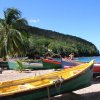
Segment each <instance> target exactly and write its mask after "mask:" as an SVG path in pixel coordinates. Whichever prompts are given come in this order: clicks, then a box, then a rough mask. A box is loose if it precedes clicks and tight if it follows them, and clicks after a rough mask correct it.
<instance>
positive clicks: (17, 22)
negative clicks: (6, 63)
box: [0, 8, 28, 60]
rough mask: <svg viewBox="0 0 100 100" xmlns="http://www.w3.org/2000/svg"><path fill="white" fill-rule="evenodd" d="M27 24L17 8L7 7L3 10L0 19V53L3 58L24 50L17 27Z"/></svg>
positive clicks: (21, 37)
mask: <svg viewBox="0 0 100 100" xmlns="http://www.w3.org/2000/svg"><path fill="white" fill-rule="evenodd" d="M27 24H28V23H27V21H26V20H25V19H24V18H21V12H20V11H19V10H17V9H15V8H8V9H6V10H5V11H4V18H3V19H0V55H1V56H2V57H3V59H4V60H6V59H7V55H14V54H15V53H17V54H21V53H23V51H24V50H25V47H24V43H23V36H22V33H21V32H20V31H19V30H18V29H17V27H20V26H21V25H27Z"/></svg>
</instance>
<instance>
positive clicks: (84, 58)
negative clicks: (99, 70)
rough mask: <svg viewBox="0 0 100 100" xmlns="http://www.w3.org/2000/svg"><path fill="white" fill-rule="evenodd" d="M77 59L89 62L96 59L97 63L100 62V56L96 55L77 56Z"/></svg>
mask: <svg viewBox="0 0 100 100" xmlns="http://www.w3.org/2000/svg"><path fill="white" fill-rule="evenodd" d="M75 60H76V61H80V62H89V61H91V60H94V61H95V62H97V63H100V56H94V57H76V58H75Z"/></svg>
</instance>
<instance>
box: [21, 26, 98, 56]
mask: <svg viewBox="0 0 100 100" xmlns="http://www.w3.org/2000/svg"><path fill="white" fill-rule="evenodd" d="M20 29H21V30H22V29H23V30H24V31H25V32H27V33H28V34H31V40H32V39H33V40H35V42H36V41H39V40H40V42H42V43H43V42H44V41H45V42H46V43H45V46H47V47H48V48H50V49H51V50H52V51H53V52H55V53H57V52H60V53H62V54H65V55H68V54H69V53H71V52H74V53H75V54H76V56H96V55H99V50H98V49H97V48H96V46H95V45H94V44H93V43H91V42H89V41H88V40H84V39H82V38H79V37H76V36H72V35H65V34H63V33H59V32H55V31H52V30H45V29H40V28H37V27H32V26H24V27H20Z"/></svg>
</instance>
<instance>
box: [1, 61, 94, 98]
mask: <svg viewBox="0 0 100 100" xmlns="http://www.w3.org/2000/svg"><path fill="white" fill-rule="evenodd" d="M93 64H94V62H93V61H91V62H89V63H84V64H82V65H79V66H76V67H72V68H68V69H62V70H60V71H55V72H52V73H49V74H45V75H41V76H36V77H30V78H25V79H19V80H12V81H7V82H0V100H40V99H43V98H47V97H50V96H55V95H57V94H60V93H65V92H70V91H74V90H77V89H80V88H83V87H86V86H89V85H90V84H91V81H92V78H93Z"/></svg>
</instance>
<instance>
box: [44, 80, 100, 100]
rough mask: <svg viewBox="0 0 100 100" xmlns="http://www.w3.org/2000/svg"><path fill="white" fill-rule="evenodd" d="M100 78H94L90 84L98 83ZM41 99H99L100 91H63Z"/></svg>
mask: <svg viewBox="0 0 100 100" xmlns="http://www.w3.org/2000/svg"><path fill="white" fill-rule="evenodd" d="M99 83H100V78H99V79H96V80H95V81H93V82H92V84H99ZM43 100H100V91H93V92H90V93H83V94H77V93H73V92H70V93H65V94H60V95H57V96H55V97H50V98H49V99H48V98H46V99H43Z"/></svg>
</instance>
